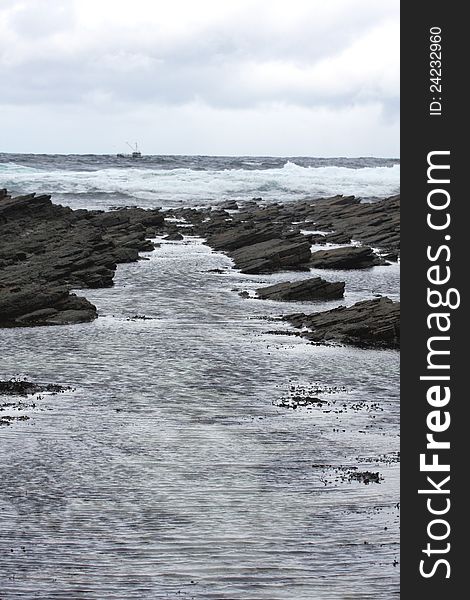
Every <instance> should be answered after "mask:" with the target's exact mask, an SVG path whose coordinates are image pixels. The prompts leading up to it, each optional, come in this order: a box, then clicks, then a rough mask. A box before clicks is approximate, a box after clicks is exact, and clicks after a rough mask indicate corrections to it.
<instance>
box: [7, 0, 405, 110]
mask: <svg viewBox="0 0 470 600" xmlns="http://www.w3.org/2000/svg"><path fill="white" fill-rule="evenodd" d="M398 17H399V2H398V0H393V1H390V2H376V0H355V1H351V0H329V1H328V2H324V1H323V0H291V1H290V2H287V1H286V0H282V1H280V0H225V1H223V2H221V1H220V0H217V1H215V0H199V1H198V2H194V1H193V0H172V2H166V1H163V0H133V2H129V1H128V0H112V1H111V0H15V1H9V0H4V1H3V2H2V3H1V4H0V74H1V77H2V81H3V82H7V83H6V85H4V86H2V87H3V89H2V95H1V98H0V105H3V106H4V107H6V106H17V107H18V106H21V105H23V106H28V107H33V106H34V107H41V106H42V107H43V110H45V111H47V110H52V107H66V106H70V107H72V106H74V107H76V110H77V111H81V112H83V111H85V109H86V111H89V110H91V111H93V110H95V111H97V112H98V113H99V112H100V111H103V110H105V107H107V110H108V111H110V112H111V113H119V112H121V113H122V114H124V113H125V114H129V113H132V111H140V112H142V111H144V112H145V111H147V110H151V109H152V108H153V109H154V110H155V109H156V107H160V108H159V110H160V109H162V110H163V109H164V108H165V107H167V108H169V109H172V108H175V107H180V108H181V109H183V108H184V107H186V106H190V107H193V110H194V107H196V106H198V107H200V109H201V107H203V106H205V107H208V108H210V109H212V110H213V111H215V112H217V111H219V112H221V111H222V112H223V111H226V112H232V111H235V110H239V111H245V112H246V111H251V110H257V111H259V112H260V113H261V112H263V111H269V110H271V109H273V108H275V107H280V106H283V107H284V108H283V112H284V113H285V114H287V112H288V111H289V110H290V111H292V110H293V109H294V108H298V109H305V110H327V111H334V110H341V111H344V110H345V109H346V108H348V107H349V108H350V109H351V110H354V109H356V108H357V107H360V106H372V105H373V106H374V107H378V108H379V109H380V110H379V113H380V114H381V115H382V117H381V118H384V119H387V120H388V121H391V120H394V119H395V120H396V115H397V111H398V98H399V30H398ZM70 110H72V109H70ZM374 110H375V109H374ZM292 114H294V113H293V112H292Z"/></svg>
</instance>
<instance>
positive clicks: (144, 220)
mask: <svg viewBox="0 0 470 600" xmlns="http://www.w3.org/2000/svg"><path fill="white" fill-rule="evenodd" d="M163 223H164V217H163V215H162V214H161V213H160V211H159V210H144V209H140V208H128V209H127V208H123V209H118V210H116V211H111V212H104V211H97V210H95V211H88V210H72V209H71V208H68V207H64V206H60V205H55V204H53V203H52V202H51V197H50V196H49V195H40V196H37V195H36V194H28V195H26V196H18V197H16V198H12V197H11V196H9V195H8V193H7V191H6V190H0V239H1V241H2V242H1V246H0V327H28V326H34V325H65V324H70V323H84V322H88V321H92V320H93V319H95V318H96V317H97V310H96V307H95V306H94V305H93V304H91V303H90V302H89V301H88V300H87V299H86V298H83V297H80V296H77V295H75V294H73V293H72V292H71V290H72V289H74V288H75V289H76V288H79V289H83V288H102V287H111V286H112V285H113V278H114V275H115V272H116V268H117V265H118V264H119V263H126V262H135V261H137V260H139V252H142V251H149V250H153V248H154V245H153V243H152V242H151V241H150V240H149V239H148V238H150V237H154V236H156V234H157V231H160V228H161V226H162V225H163Z"/></svg>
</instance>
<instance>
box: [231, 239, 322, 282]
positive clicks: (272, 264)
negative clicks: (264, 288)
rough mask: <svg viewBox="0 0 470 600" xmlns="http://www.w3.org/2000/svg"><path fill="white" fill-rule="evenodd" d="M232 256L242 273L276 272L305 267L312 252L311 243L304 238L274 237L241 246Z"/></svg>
mask: <svg viewBox="0 0 470 600" xmlns="http://www.w3.org/2000/svg"><path fill="white" fill-rule="evenodd" d="M230 256H231V257H232V258H233V260H234V262H235V266H236V267H237V268H239V269H240V270H241V271H242V273H274V272H275V271H280V270H283V269H284V270H288V269H293V270H295V269H299V268H302V267H304V265H305V263H307V262H308V261H309V259H310V257H311V252H310V244H309V243H308V242H306V241H304V240H302V239H295V240H290V239H279V238H273V239H269V240H266V241H264V242H258V243H257V244H252V245H250V246H244V247H243V248H239V249H238V250H235V251H233V252H231V253H230ZM304 268H305V267H304Z"/></svg>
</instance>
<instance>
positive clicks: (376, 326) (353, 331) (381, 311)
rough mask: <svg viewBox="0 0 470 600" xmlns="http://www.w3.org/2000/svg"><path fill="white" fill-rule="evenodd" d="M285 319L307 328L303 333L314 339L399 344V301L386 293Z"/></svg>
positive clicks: (368, 345)
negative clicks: (394, 300)
mask: <svg viewBox="0 0 470 600" xmlns="http://www.w3.org/2000/svg"><path fill="white" fill-rule="evenodd" d="M284 319H285V320H286V321H289V322H290V323H292V325H294V326H295V327H298V328H307V329H308V332H303V333H302V335H303V336H304V337H306V338H308V339H310V340H312V341H315V342H328V341H332V342H338V343H341V344H351V345H354V346H361V347H382V348H398V347H399V345H400V303H399V302H393V301H392V300H390V299H389V298H385V297H383V298H376V299H374V300H364V301H363V302H357V303H356V304H354V305H353V306H350V307H348V308H346V307H344V306H340V307H339V308H334V309H333V310H328V311H325V312H320V313H314V314H310V315H305V314H293V315H287V316H285V317H284Z"/></svg>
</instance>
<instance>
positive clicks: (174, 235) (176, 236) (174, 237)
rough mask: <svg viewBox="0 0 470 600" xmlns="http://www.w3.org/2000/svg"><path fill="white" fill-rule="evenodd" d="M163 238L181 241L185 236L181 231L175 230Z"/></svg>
mask: <svg viewBox="0 0 470 600" xmlns="http://www.w3.org/2000/svg"><path fill="white" fill-rule="evenodd" d="M163 239H164V240H168V241H172V242H181V240H184V236H182V235H181V233H178V232H175V233H170V234H168V235H166V236H165V237H164V238H163Z"/></svg>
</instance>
